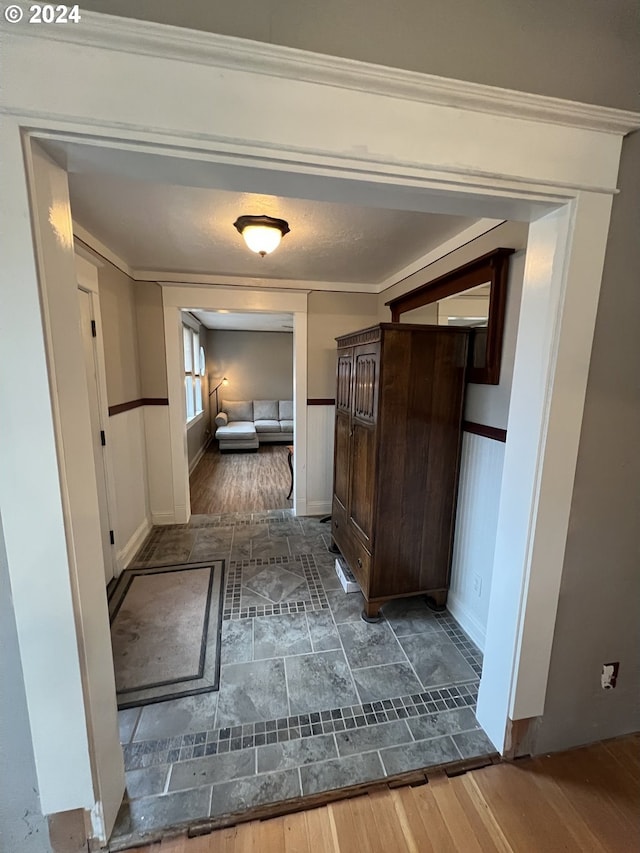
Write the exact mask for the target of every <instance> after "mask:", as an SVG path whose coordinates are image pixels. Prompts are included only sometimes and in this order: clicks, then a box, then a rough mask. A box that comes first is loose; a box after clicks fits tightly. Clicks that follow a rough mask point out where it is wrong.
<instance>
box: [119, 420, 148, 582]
mask: <svg viewBox="0 0 640 853" xmlns="http://www.w3.org/2000/svg"><path fill="white" fill-rule="evenodd" d="M109 441H110V444H111V459H112V464H113V478H114V486H115V494H116V504H117V507H118V526H117V529H116V531H115V539H116V559H117V561H118V567H119V568H124V567H125V566H126V565H127V564H128V563H129V562H130V560H131V558H132V557H133V556H134V555H135V552H136V551H137V549H138V548H139V547H140V545H142V541H143V540H144V536H145V535H146V533H147V532H148V530H149V518H150V510H149V504H148V500H147V459H146V442H145V423H144V409H143V408H142V407H141V406H138V407H137V408H135V409H129V410H128V411H126V412H121V413H120V414H118V415H112V416H111V417H110V418H109Z"/></svg>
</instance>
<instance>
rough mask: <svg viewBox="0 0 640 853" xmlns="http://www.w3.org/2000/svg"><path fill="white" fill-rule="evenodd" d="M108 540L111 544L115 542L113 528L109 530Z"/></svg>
mask: <svg viewBox="0 0 640 853" xmlns="http://www.w3.org/2000/svg"><path fill="white" fill-rule="evenodd" d="M109 542H111V544H112V545H115V544H116V537H115V536H114V535H113V530H110V531H109Z"/></svg>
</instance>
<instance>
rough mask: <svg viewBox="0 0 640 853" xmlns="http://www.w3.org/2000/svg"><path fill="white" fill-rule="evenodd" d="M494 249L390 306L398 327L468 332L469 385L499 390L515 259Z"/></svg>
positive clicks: (404, 295)
mask: <svg viewBox="0 0 640 853" xmlns="http://www.w3.org/2000/svg"><path fill="white" fill-rule="evenodd" d="M514 251H515V249H494V251H493V252H489V253H488V254H486V255H482V257H480V258H476V259H475V260H474V261H471V262H470V263H468V264H465V265H464V266H461V267H458V268H457V269H455V270H452V271H451V272H449V273H446V275H442V276H440V277H439V278H436V279H434V280H433V281H430V282H428V283H427V284H423V285H421V286H420V287H417V288H415V290H410V291H409V292H408V293H404V294H403V295H402V296H398V297H396V299H392V300H391V301H390V302H387V303H386V304H387V305H388V306H389V308H390V309H391V320H392V322H393V323H419V324H428V325H445V326H447V325H448V326H467V327H469V328H470V329H472V335H471V342H470V346H469V372H468V377H469V382H476V383H479V384H482V385H497V384H498V382H499V381H500V358H501V355H502V334H503V330H504V316H505V306H506V302H507V276H508V272H509V256H510V255H512V254H513V253H514Z"/></svg>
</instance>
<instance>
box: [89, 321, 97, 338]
mask: <svg viewBox="0 0 640 853" xmlns="http://www.w3.org/2000/svg"><path fill="white" fill-rule="evenodd" d="M97 336H98V333H97V332H96V321H95V320H92V321H91V337H92V338H95V337H97Z"/></svg>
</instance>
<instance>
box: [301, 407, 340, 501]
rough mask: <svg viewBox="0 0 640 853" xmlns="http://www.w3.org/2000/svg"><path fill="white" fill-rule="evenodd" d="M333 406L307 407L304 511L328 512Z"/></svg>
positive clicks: (331, 482)
mask: <svg viewBox="0 0 640 853" xmlns="http://www.w3.org/2000/svg"><path fill="white" fill-rule="evenodd" d="M334 418H335V406H333V405H313V406H307V513H308V514H309V515H325V514H327V513H329V512H331V492H332V488H333V428H334Z"/></svg>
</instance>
